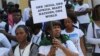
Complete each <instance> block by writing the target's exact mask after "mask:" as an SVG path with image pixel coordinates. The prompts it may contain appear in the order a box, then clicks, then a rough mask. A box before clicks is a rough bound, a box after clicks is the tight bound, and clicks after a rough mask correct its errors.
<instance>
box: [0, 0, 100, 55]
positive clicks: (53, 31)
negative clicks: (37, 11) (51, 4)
mask: <svg viewBox="0 0 100 56" xmlns="http://www.w3.org/2000/svg"><path fill="white" fill-rule="evenodd" d="M30 1H31V0H28V5H29V7H27V8H25V9H24V11H23V12H22V11H21V10H20V9H19V5H18V4H13V3H11V2H10V3H8V5H7V9H4V10H0V56H87V46H86V45H87V42H88V43H89V44H91V46H92V47H93V49H92V56H100V39H99V38H100V4H98V5H96V6H95V7H93V8H90V7H89V5H88V4H86V3H84V2H83V1H84V0H65V7H66V11H67V12H66V13H67V15H66V16H67V18H65V19H63V20H59V21H52V22H43V23H37V24H34V22H33V19H34V18H33V17H32V10H31V5H30Z"/></svg>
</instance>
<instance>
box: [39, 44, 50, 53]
mask: <svg viewBox="0 0 100 56" xmlns="http://www.w3.org/2000/svg"><path fill="white" fill-rule="evenodd" d="M50 48H51V46H40V47H39V54H42V55H48V53H49V51H50Z"/></svg>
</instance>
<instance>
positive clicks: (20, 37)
mask: <svg viewBox="0 0 100 56" xmlns="http://www.w3.org/2000/svg"><path fill="white" fill-rule="evenodd" d="M15 32H16V39H17V41H18V42H19V43H21V42H24V41H29V37H30V32H29V30H28V28H27V27H26V26H25V25H19V26H18V27H17V28H16V31H15Z"/></svg>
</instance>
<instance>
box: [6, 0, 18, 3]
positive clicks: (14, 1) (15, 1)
mask: <svg viewBox="0 0 100 56" xmlns="http://www.w3.org/2000/svg"><path fill="white" fill-rule="evenodd" d="M8 2H13V3H14V4H16V3H17V4H19V0H7V3H8Z"/></svg>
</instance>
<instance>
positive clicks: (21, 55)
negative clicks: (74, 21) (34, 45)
mask: <svg viewBox="0 0 100 56" xmlns="http://www.w3.org/2000/svg"><path fill="white" fill-rule="evenodd" d="M24 51H25V48H24V49H23V51H22V53H21V50H20V49H19V53H20V56H23V53H24Z"/></svg>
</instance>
